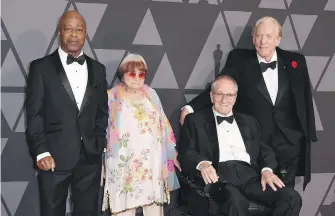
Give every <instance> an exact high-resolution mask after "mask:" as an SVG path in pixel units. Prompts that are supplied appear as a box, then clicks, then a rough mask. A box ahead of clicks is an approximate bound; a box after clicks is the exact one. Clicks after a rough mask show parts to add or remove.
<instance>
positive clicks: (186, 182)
mask: <svg viewBox="0 0 335 216" xmlns="http://www.w3.org/2000/svg"><path fill="white" fill-rule="evenodd" d="M280 173H281V178H282V179H284V178H285V175H286V170H281V172H280ZM177 176H178V179H179V181H180V184H181V190H180V193H181V194H180V200H179V203H180V204H177V205H175V206H174V207H172V208H171V209H170V211H169V216H176V215H178V214H176V213H175V214H173V212H175V211H176V209H177V208H180V207H184V210H183V212H182V213H180V214H179V215H180V216H190V215H192V214H191V213H190V212H189V208H188V206H187V205H188V204H187V203H188V200H187V199H188V191H189V190H194V191H195V193H196V194H197V195H199V196H200V197H203V198H205V199H206V200H207V201H208V206H209V207H208V216H227V215H225V214H223V213H221V212H220V210H219V209H220V206H219V204H218V202H217V201H216V198H215V193H218V192H220V191H222V190H223V187H225V186H226V185H227V184H229V183H228V182H220V183H215V184H207V185H203V186H201V185H199V184H197V183H196V181H195V179H196V178H202V177H201V176H198V175H197V176H186V175H184V174H183V173H181V172H179V171H178V172H177ZM248 201H249V203H248V205H249V207H248V211H249V215H250V216H271V215H272V211H273V208H272V207H271V206H265V205H262V204H260V203H257V202H254V201H251V200H248ZM213 209H214V210H213Z"/></svg>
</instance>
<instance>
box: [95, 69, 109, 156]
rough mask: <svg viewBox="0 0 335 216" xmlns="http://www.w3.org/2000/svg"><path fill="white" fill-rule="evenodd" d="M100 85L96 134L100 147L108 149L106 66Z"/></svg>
mask: <svg viewBox="0 0 335 216" xmlns="http://www.w3.org/2000/svg"><path fill="white" fill-rule="evenodd" d="M100 83H101V85H100V88H98V90H99V91H100V92H99V99H98V107H97V112H96V117H95V134H96V139H97V144H98V146H102V147H103V148H106V144H107V140H106V129H107V125H108V96H107V80H106V67H105V66H102V79H101V82H100ZM103 148H102V149H103Z"/></svg>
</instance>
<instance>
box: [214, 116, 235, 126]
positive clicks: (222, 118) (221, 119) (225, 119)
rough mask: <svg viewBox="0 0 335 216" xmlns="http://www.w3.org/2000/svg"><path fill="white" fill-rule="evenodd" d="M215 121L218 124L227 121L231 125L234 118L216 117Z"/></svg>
mask: <svg viewBox="0 0 335 216" xmlns="http://www.w3.org/2000/svg"><path fill="white" fill-rule="evenodd" d="M216 120H217V122H218V124H221V122H223V121H227V122H228V123H229V124H231V123H233V121H234V116H233V115H231V116H227V117H223V116H216Z"/></svg>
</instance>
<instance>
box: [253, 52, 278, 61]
mask: <svg viewBox="0 0 335 216" xmlns="http://www.w3.org/2000/svg"><path fill="white" fill-rule="evenodd" d="M256 54H257V59H258V62H259V63H261V62H264V63H267V62H266V61H265V59H264V58H262V57H261V56H260V55H259V54H258V53H257V52H256ZM273 61H277V51H276V50H275V51H274V53H273V55H272V57H271V60H270V62H273Z"/></svg>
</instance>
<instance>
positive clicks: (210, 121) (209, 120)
mask: <svg viewBox="0 0 335 216" xmlns="http://www.w3.org/2000/svg"><path fill="white" fill-rule="evenodd" d="M207 110H208V111H207V112H206V116H205V119H206V121H205V123H204V128H205V131H206V134H207V136H208V138H209V141H210V145H211V148H210V149H209V152H210V153H211V154H212V158H213V159H214V160H215V162H216V163H218V162H219V158H220V151H219V141H218V134H217V130H216V123H215V119H214V114H213V111H212V109H207Z"/></svg>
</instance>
